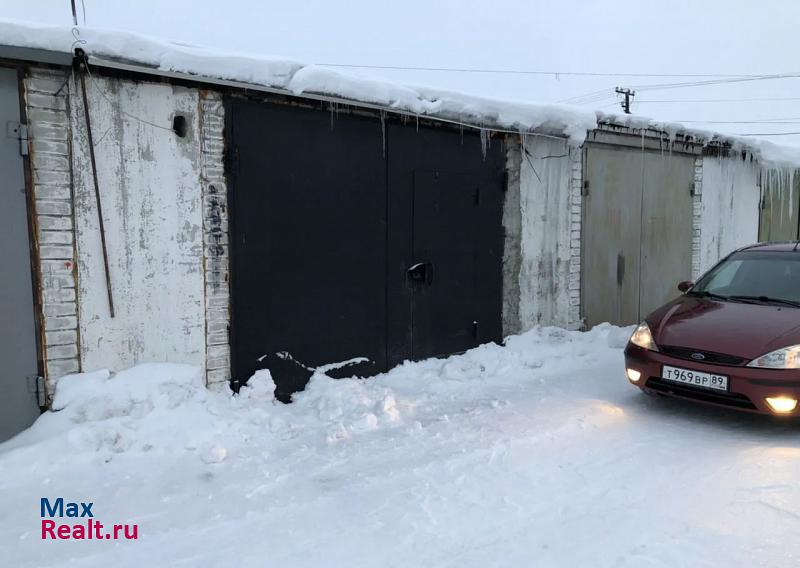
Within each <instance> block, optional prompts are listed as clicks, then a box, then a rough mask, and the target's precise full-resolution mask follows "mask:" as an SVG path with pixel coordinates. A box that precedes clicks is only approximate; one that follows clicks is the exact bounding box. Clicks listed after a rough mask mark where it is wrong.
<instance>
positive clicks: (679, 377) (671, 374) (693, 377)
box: [661, 365, 728, 391]
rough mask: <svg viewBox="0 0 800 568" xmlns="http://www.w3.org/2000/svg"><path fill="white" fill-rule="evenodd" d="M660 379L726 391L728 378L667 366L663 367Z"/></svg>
mask: <svg viewBox="0 0 800 568" xmlns="http://www.w3.org/2000/svg"><path fill="white" fill-rule="evenodd" d="M661 378H662V379H664V380H665V381H671V382H673V383H682V384H684V385H692V386H694V387H701V388H704V389H714V390H721V391H727V390H728V377H725V376H723V375H715V374H713V373H703V372H701V371H692V370H691V369H681V368H680V367H670V366H669V365H664V367H663V369H661Z"/></svg>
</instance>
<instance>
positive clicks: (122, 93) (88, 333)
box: [71, 77, 205, 370]
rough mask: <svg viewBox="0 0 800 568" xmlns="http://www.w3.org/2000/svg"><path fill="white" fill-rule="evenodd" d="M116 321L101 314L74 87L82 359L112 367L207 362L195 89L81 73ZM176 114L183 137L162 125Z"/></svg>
mask: <svg viewBox="0 0 800 568" xmlns="http://www.w3.org/2000/svg"><path fill="white" fill-rule="evenodd" d="M87 81H88V84H87V90H88V94H89V107H90V110H91V118H92V130H93V134H94V139H95V151H96V155H97V166H98V178H99V183H100V193H101V199H102V208H103V216H104V220H105V230H106V240H107V244H108V254H109V264H110V272H111V285H112V290H113V295H114V307H115V310H116V317H114V318H113V319H112V318H111V317H110V314H109V308H108V300H107V296H106V283H105V274H104V271H103V258H102V252H101V245H100V233H99V226H98V218H97V209H96V207H95V197H94V187H93V185H92V177H91V166H90V162H89V153H88V143H87V137H86V132H85V121H84V118H83V106H82V102H81V99H80V96H79V93H80V91H79V89H76V88H75V85H73V88H72V89H71V92H72V93H73V96H72V141H73V148H74V150H73V160H74V162H73V163H74V169H73V172H74V178H75V179H74V187H75V231H76V245H77V265H78V302H79V316H80V317H79V321H80V324H79V332H80V348H81V361H82V368H83V369H84V370H91V369H97V368H109V369H112V370H118V369H121V368H124V367H127V366H129V365H133V364H137V363H141V362H146V361H174V362H185V363H191V364H196V365H201V366H202V365H204V362H205V317H204V304H205V302H204V277H203V212H202V192H201V182H200V172H201V167H200V166H201V154H200V144H199V139H200V128H199V118H198V108H199V95H198V92H197V91H196V90H193V89H187V88H184V87H176V86H170V85H163V84H153V83H139V82H134V81H128V80H119V79H107V78H100V77H91V78H88V79H87ZM175 113H181V114H183V115H185V117H186V119H187V122H188V133H187V135H186V137H185V138H180V137H178V136H177V135H176V134H175V133H174V132H173V131H172V128H171V127H172V120H173V116H174V115H175Z"/></svg>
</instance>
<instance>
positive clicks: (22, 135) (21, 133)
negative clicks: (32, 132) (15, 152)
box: [6, 122, 28, 156]
mask: <svg viewBox="0 0 800 568" xmlns="http://www.w3.org/2000/svg"><path fill="white" fill-rule="evenodd" d="M6 135H7V136H8V137H9V138H16V139H17V140H18V141H19V155H20V156H27V155H28V125H27V124H22V123H21V122H7V123H6Z"/></svg>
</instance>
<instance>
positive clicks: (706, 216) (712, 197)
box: [700, 156, 760, 274]
mask: <svg viewBox="0 0 800 568" xmlns="http://www.w3.org/2000/svg"><path fill="white" fill-rule="evenodd" d="M757 174H758V171H757V168H756V165H755V164H754V163H753V162H752V161H751V160H749V159H747V160H743V159H741V158H740V157H735V156H734V157H705V158H703V183H702V188H703V189H702V191H703V194H702V198H701V204H702V209H701V225H700V272H701V274H702V273H703V272H705V271H706V270H708V269H709V268H711V267H712V266H713V265H714V264H715V263H716V262H717V261H718V260H719V259H720V258H722V257H724V256H725V255H727V254H728V253H730V252H731V251H733V250H734V249H736V248H738V247H741V246H744V245H749V244H753V243H755V242H757V241H758V212H759V201H760V195H759V188H758V176H757Z"/></svg>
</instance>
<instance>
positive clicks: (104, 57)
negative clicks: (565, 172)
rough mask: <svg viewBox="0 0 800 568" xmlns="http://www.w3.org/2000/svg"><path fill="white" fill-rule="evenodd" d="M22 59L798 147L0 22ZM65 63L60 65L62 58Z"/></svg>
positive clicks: (759, 151)
mask: <svg viewBox="0 0 800 568" xmlns="http://www.w3.org/2000/svg"><path fill="white" fill-rule="evenodd" d="M3 47H5V48H6V51H8V50H9V48H12V49H11V51H10V54H11V56H14V57H17V58H21V56H20V53H19V48H23V49H28V50H40V51H41V52H47V53H57V54H63V55H64V56H65V57H70V56H71V54H72V53H73V51H74V49H75V48H76V47H80V48H82V49H83V50H84V51H85V52H86V53H87V54H88V55H89V57H90V64H91V62H92V60H94V61H95V63H96V64H98V63H100V64H102V62H103V61H105V62H107V63H108V64H111V63H117V64H128V65H135V66H136V67H137V70H139V71H144V72H148V71H149V72H167V73H173V74H175V73H177V74H183V75H186V76H188V78H190V79H192V80H195V81H198V82H219V81H228V82H232V83H236V84H237V85H238V86H242V87H246V86H253V87H255V86H259V87H262V88H266V89H267V90H273V91H279V92H285V93H286V94H291V95H295V96H300V97H303V96H305V97H310V98H313V97H315V96H317V97H319V96H327V97H336V98H338V99H341V100H342V102H349V103H352V104H355V105H358V104H367V105H372V106H378V107H380V108H382V109H385V110H388V111H393V112H401V113H407V114H411V115H417V116H420V117H431V118H436V119H442V120H448V121H453V122H458V123H460V124H464V125H468V126H472V127H476V128H485V129H489V130H508V131H512V132H520V133H537V134H551V135H558V136H563V137H566V138H568V139H569V140H570V142H572V143H573V144H576V145H578V144H580V143H582V142H583V141H584V139H585V137H586V135H587V132H588V131H590V130H592V129H594V128H596V127H597V126H598V124H600V123H607V124H614V125H620V126H625V127H629V128H634V129H645V130H647V129H649V130H656V131H660V132H665V133H667V134H668V135H669V136H670V137H673V136H675V135H677V134H681V135H689V136H692V137H693V138H696V139H697V140H698V141H700V142H706V143H707V142H711V141H716V142H721V143H725V144H730V145H731V146H732V147H733V148H734V149H741V150H743V151H746V152H749V153H751V154H753V155H754V156H755V157H756V158H757V159H758V160H759V161H761V162H765V163H773V164H776V165H781V164H784V165H785V164H789V165H800V148H793V147H786V146H779V145H777V144H773V143H771V142H768V141H766V140H756V139H745V138H741V137H736V136H731V135H724V134H720V133H717V132H713V131H707V130H701V129H696V128H688V127H686V126H684V125H682V124H680V123H668V122H658V121H655V120H652V119H650V118H646V117H640V116H635V115H616V114H607V113H602V112H599V111H591V110H587V109H584V108H580V107H574V106H567V105H560V104H553V103H535V102H528V101H516V100H502V99H495V98H489V97H481V96H475V95H470V94H467V93H461V92H456V91H449V90H443V89H434V88H429V87H425V86H414V85H408V84H403V83H398V82H392V81H388V80H385V79H376V78H373V77H369V76H365V75H360V74H355V73H350V72H343V71H338V70H333V69H330V68H328V67H324V66H320V65H312V64H304V63H301V62H299V61H295V60H292V59H288V58H282V57H271V56H264V55H256V54H247V53H239V52H231V51H225V50H219V49H212V48H206V47H200V46H194V45H188V44H185V43H177V42H171V41H167V40H163V39H158V38H152V37H147V36H143V35H139V34H134V33H131V32H126V31H120V30H109V29H98V28H90V27H85V26H76V27H73V26H51V25H42V24H34V23H27V22H18V21H10V20H0V50H2V48H3ZM65 61H66V59H65Z"/></svg>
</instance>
